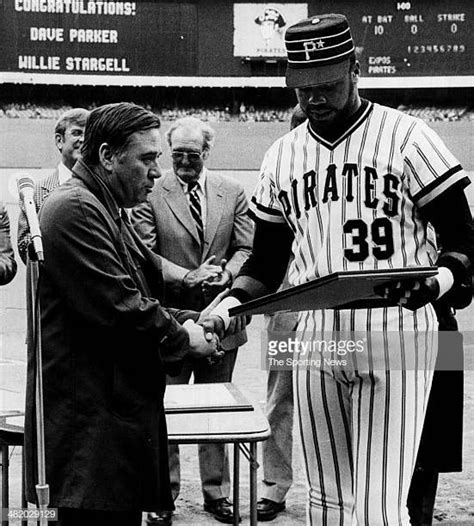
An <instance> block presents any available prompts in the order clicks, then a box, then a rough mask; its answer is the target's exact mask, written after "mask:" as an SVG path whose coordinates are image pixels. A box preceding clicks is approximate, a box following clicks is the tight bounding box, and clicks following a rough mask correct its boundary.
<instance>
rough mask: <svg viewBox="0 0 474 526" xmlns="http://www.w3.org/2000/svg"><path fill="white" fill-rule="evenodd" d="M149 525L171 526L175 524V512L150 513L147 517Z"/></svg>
mask: <svg viewBox="0 0 474 526" xmlns="http://www.w3.org/2000/svg"><path fill="white" fill-rule="evenodd" d="M146 523H147V524H154V525H155V526H171V524H172V523H173V512H172V511H169V510H163V511H158V512H156V513H155V512H154V511H150V512H148V513H147V517H146Z"/></svg>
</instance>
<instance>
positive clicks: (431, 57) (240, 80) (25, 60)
mask: <svg viewBox="0 0 474 526" xmlns="http://www.w3.org/2000/svg"><path fill="white" fill-rule="evenodd" d="M323 12H340V13H343V14H345V15H346V16H347V18H348V19H349V23H350V25H351V30H352V34H353V37H354V40H355V43H356V49H357V55H358V58H359V61H360V63H361V70H362V78H361V83H360V85H361V87H369V88H372V87H373V88H377V87H380V88H387V87H389V88H406V87H472V86H473V85H474V53H473V45H472V43H473V39H472V34H473V32H474V23H473V15H474V1H473V0H449V2H447V1H446V0H441V1H440V0H410V1H397V0H366V1H365V2H356V1H353V0H311V1H308V2H301V0H286V1H285V2H273V3H263V2H252V3H250V2H242V1H231V0H188V1H185V0H177V1H174V2H172V1H168V2H162V1H160V0H137V1H135V2H131V1H122V0H0V83H38V84H76V85H135V86H222V87H231V86H236V87H239V86H261V87H264V86H278V87H279V86H284V71H285V52H284V33H285V31H286V28H287V27H288V26H289V25H291V24H292V23H294V22H295V21H296V20H299V19H301V18H303V17H306V16H312V15H316V14H318V13H323Z"/></svg>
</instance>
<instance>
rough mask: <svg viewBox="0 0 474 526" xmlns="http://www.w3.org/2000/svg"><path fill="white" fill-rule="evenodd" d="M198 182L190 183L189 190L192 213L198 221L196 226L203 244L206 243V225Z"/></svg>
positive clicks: (195, 220)
mask: <svg viewBox="0 0 474 526" xmlns="http://www.w3.org/2000/svg"><path fill="white" fill-rule="evenodd" d="M197 190H198V183H197V182H196V181H194V182H192V183H189V184H188V192H189V209H190V211H191V215H192V216H193V219H194V222H195V223H196V228H197V231H198V235H199V239H200V240H201V246H203V245H204V227H203V225H202V210H201V200H200V199H199V195H198V193H197Z"/></svg>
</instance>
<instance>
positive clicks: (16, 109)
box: [0, 102, 474, 122]
mask: <svg viewBox="0 0 474 526" xmlns="http://www.w3.org/2000/svg"><path fill="white" fill-rule="evenodd" d="M88 106H89V109H93V108H94V107H95V104H90V105H88ZM70 108H71V106H70V105H67V104H61V105H56V106H51V105H42V104H35V103H2V102H0V118H12V119H20V118H23V119H24V118H28V119H58V118H59V116H60V115H62V114H63V113H64V112H65V111H67V110H68V109H70ZM147 109H148V110H150V111H153V112H155V113H156V114H158V115H159V116H160V117H161V119H162V120H163V121H175V120H176V119H179V118H181V117H188V116H192V117H197V118H198V119H201V120H203V121H207V122H227V121H240V122H288V121H289V119H290V115H291V111H292V108H269V107H258V108H257V107H255V106H254V105H252V104H250V105H248V106H247V105H245V103H241V104H240V106H237V111H233V112H232V111H231V109H230V106H225V107H194V106H188V107H179V108H171V107H162V108H153V107H151V106H149V105H148V107H147ZM398 109H400V110H401V111H403V112H405V113H408V114H410V115H414V116H415V117H419V118H421V119H423V120H425V121H430V122H433V121H466V120H468V121H471V122H472V121H474V109H473V108H470V107H468V106H459V107H448V108H447V107H433V106H421V105H417V106H406V105H400V106H399V107H398Z"/></svg>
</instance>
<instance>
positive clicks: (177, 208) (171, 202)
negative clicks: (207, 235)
mask: <svg viewBox="0 0 474 526" xmlns="http://www.w3.org/2000/svg"><path fill="white" fill-rule="evenodd" d="M165 177H166V179H165V180H164V181H163V190H164V191H163V199H164V200H165V201H166V203H167V204H168V206H169V207H170V210H171V212H172V213H173V214H174V216H175V217H176V219H177V220H178V221H179V222H180V223H181V224H182V225H183V226H184V228H185V229H186V230H187V231H188V232H189V233H190V234H191V236H193V237H194V239H195V240H196V241H197V243H198V244H199V245H200V244H201V241H200V239H199V235H198V232H197V228H196V224H195V223H194V219H193V217H192V216H191V212H190V210H189V204H188V200H187V198H186V196H185V195H184V192H183V188H182V186H181V185H180V184H179V181H178V180H177V179H176V175H174V173H168V174H167V175H165Z"/></svg>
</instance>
